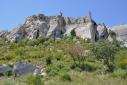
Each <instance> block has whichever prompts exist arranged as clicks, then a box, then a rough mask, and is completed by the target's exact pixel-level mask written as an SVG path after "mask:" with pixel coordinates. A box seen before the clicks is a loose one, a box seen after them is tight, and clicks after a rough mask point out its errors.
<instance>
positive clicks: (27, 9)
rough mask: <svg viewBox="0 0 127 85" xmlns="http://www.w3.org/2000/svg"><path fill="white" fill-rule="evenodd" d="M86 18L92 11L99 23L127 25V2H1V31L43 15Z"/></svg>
mask: <svg viewBox="0 0 127 85" xmlns="http://www.w3.org/2000/svg"><path fill="white" fill-rule="evenodd" d="M59 11H62V12H63V13H64V15H65V16H75V17H77V16H85V15H88V12H89V11H91V12H92V15H93V19H94V20H95V21H96V22H97V23H102V22H104V23H105V24H106V25H108V26H114V25H117V24H125V23H127V0H0V30H12V29H13V28H14V27H16V26H17V25H18V24H21V23H23V22H24V20H25V18H27V17H28V16H30V15H33V14H38V13H43V14H45V15H57V14H59Z"/></svg>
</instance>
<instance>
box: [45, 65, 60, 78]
mask: <svg viewBox="0 0 127 85" xmlns="http://www.w3.org/2000/svg"><path fill="white" fill-rule="evenodd" d="M58 72H59V68H57V67H55V66H53V65H50V66H48V67H47V68H46V73H47V74H48V75H49V76H55V75H57V74H58Z"/></svg>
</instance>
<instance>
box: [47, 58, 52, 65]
mask: <svg viewBox="0 0 127 85" xmlns="http://www.w3.org/2000/svg"><path fill="white" fill-rule="evenodd" d="M51 63H52V59H51V57H47V58H46V65H50V64H51Z"/></svg>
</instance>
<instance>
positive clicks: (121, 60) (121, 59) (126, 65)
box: [115, 50, 127, 69]
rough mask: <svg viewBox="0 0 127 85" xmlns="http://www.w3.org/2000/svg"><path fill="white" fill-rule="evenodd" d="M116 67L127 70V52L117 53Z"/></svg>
mask: <svg viewBox="0 0 127 85" xmlns="http://www.w3.org/2000/svg"><path fill="white" fill-rule="evenodd" d="M115 65H116V66H117V67H119V68H122V69H127V50H121V51H119V52H117V54H116V56H115Z"/></svg>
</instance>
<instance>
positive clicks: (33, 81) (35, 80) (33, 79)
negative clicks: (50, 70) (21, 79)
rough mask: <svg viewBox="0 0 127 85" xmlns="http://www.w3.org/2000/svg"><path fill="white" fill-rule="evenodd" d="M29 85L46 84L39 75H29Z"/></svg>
mask: <svg viewBox="0 0 127 85" xmlns="http://www.w3.org/2000/svg"><path fill="white" fill-rule="evenodd" d="M27 85H44V83H43V81H42V79H41V77H40V76H39V75H36V76H33V75H29V76H28V77H27Z"/></svg>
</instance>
